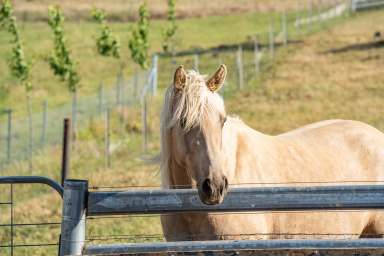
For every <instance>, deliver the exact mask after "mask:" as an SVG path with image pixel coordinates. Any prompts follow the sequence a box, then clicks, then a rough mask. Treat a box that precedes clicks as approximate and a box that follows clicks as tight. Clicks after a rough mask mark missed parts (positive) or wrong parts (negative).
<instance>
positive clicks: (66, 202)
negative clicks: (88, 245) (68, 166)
mask: <svg viewBox="0 0 384 256" xmlns="http://www.w3.org/2000/svg"><path fill="white" fill-rule="evenodd" d="M87 193H88V181H86V180H71V179H68V180H66V181H65V182H64V196H63V212H62V217H61V236H60V251H59V255H60V256H64V255H81V254H82V251H83V247H84V243H85V216H86V202H87Z"/></svg>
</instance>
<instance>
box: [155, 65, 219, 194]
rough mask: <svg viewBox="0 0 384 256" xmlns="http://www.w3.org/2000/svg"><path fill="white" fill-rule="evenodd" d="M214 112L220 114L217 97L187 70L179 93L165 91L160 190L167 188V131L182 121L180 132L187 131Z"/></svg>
mask: <svg viewBox="0 0 384 256" xmlns="http://www.w3.org/2000/svg"><path fill="white" fill-rule="evenodd" d="M215 111H219V112H220V113H224V112H225V110H224V103H223V100H222V99H221V97H220V96H219V95H218V94H216V93H212V92H211V91H209V89H208V87H207V86H206V82H205V76H203V75H200V74H199V73H198V72H196V71H194V70H191V71H188V73H187V80H186V84H185V86H184V88H183V89H181V91H177V90H175V89H174V86H173V85H171V86H169V87H168V89H167V91H166V94H165V100H164V106H163V111H162V115H161V173H162V186H163V187H167V186H168V185H169V184H168V183H169V177H168V171H169V170H168V169H169V161H170V129H171V128H172V127H173V126H175V125H176V124H177V123H178V122H179V121H180V120H183V129H184V130H186V131H187V130H189V129H191V128H192V127H194V126H196V125H198V124H199V123H201V122H202V118H203V116H205V115H207V114H208V115H209V114H210V113H213V112H215Z"/></svg>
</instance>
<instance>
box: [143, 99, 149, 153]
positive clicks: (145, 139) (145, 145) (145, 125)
mask: <svg viewBox="0 0 384 256" xmlns="http://www.w3.org/2000/svg"><path fill="white" fill-rule="evenodd" d="M147 107H148V106H147V96H146V95H144V97H143V112H142V122H143V129H142V132H143V151H144V154H146V153H147V151H148V119H147V115H148V113H147V112H148V110H147Z"/></svg>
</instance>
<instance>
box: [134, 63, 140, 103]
mask: <svg viewBox="0 0 384 256" xmlns="http://www.w3.org/2000/svg"><path fill="white" fill-rule="evenodd" d="M138 86H139V72H138V71H137V69H135V75H134V77H133V98H134V99H136V98H137V95H138Z"/></svg>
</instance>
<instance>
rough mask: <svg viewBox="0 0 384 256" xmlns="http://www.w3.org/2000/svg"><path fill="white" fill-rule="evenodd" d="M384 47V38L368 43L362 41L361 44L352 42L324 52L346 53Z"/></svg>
mask: <svg viewBox="0 0 384 256" xmlns="http://www.w3.org/2000/svg"><path fill="white" fill-rule="evenodd" d="M380 48H384V39H383V40H378V41H372V42H367V43H360V44H351V45H347V46H344V47H341V48H334V49H330V50H327V51H325V52H323V53H324V54H328V53H332V54H339V53H345V52H351V51H367V50H372V49H380Z"/></svg>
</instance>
